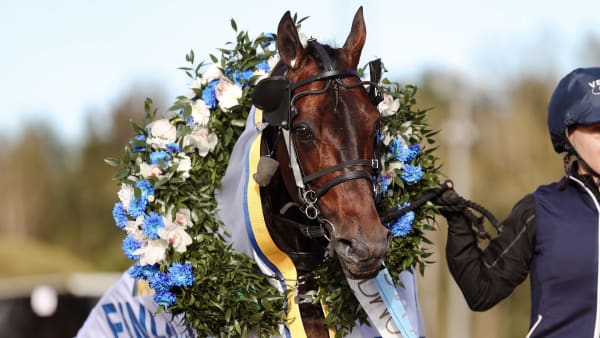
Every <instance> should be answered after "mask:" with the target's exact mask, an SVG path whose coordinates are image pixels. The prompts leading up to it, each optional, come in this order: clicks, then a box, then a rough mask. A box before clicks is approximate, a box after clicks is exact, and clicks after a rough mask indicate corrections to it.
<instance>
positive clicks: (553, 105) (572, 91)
mask: <svg viewBox="0 0 600 338" xmlns="http://www.w3.org/2000/svg"><path fill="white" fill-rule="evenodd" d="M597 122H600V67H593V68H577V69H575V70H574V71H572V72H570V73H569V74H567V75H566V76H565V77H563V78H562V79H561V80H560V82H559V83H558V86H556V89H555V90H554V93H553V94H552V98H551V99H550V103H549V104H548V129H550V139H551V140H552V145H553V146H554V150H555V151H556V152H557V153H562V152H565V151H572V150H571V149H570V145H569V140H568V139H567V134H566V130H567V128H568V127H570V126H573V125H578V124H592V123H597Z"/></svg>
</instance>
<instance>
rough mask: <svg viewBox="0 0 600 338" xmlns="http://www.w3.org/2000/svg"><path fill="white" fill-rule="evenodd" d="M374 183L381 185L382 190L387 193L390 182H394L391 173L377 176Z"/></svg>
mask: <svg viewBox="0 0 600 338" xmlns="http://www.w3.org/2000/svg"><path fill="white" fill-rule="evenodd" d="M374 183H375V184H378V185H379V187H380V192H381V193H382V194H385V193H386V192H387V191H388V188H389V186H390V184H392V176H391V175H389V174H385V175H380V176H378V177H377V179H376V180H375V182H374Z"/></svg>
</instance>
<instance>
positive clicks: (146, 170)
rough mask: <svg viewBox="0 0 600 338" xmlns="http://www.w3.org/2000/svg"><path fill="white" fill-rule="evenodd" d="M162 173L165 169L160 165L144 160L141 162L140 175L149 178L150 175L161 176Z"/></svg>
mask: <svg viewBox="0 0 600 338" xmlns="http://www.w3.org/2000/svg"><path fill="white" fill-rule="evenodd" d="M162 173H163V171H162V169H161V168H160V166H159V165H156V164H148V163H146V162H142V163H141V164H140V175H142V177H143V178H148V177H157V178H161V177H162Z"/></svg>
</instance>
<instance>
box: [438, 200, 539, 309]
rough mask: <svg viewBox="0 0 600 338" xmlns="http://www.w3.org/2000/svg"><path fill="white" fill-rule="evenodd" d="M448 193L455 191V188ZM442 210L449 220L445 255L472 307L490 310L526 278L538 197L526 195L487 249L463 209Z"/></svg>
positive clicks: (531, 251)
mask: <svg viewBox="0 0 600 338" xmlns="http://www.w3.org/2000/svg"><path fill="white" fill-rule="evenodd" d="M448 193H449V194H456V193H455V192H454V191H452V190H451V191H449V192H448ZM444 209H446V210H445V211H444ZM450 209H452V208H450ZM442 214H443V215H444V216H445V217H446V219H447V221H448V241H447V243H446V259H447V262H448V268H449V270H450V273H451V274H452V277H453V278H454V280H455V281H456V283H457V284H458V286H459V288H460V290H461V291H462V293H463V295H464V297H465V300H466V301H467V304H468V305H469V307H470V308H471V309H472V310H474V311H485V310H488V309H489V308H491V307H492V306H494V305H496V304H497V303H498V302H500V301H501V300H502V299H504V298H506V297H507V296H508V295H510V294H511V293H512V291H513V290H514V289H515V287H516V286H517V285H519V284H520V283H522V282H523V281H524V280H525V278H527V274H528V272H529V263H530V261H531V258H532V256H533V240H534V234H535V199H534V197H533V195H527V196H525V197H524V198H523V199H522V200H521V201H519V202H518V203H517V204H516V205H515V206H514V208H513V209H512V211H511V213H510V215H509V216H508V217H507V218H506V219H505V220H504V221H503V222H502V223H501V229H502V230H501V231H500V233H499V234H498V236H497V237H495V238H494V239H492V240H491V241H490V243H489V245H488V246H487V248H485V249H484V250H481V249H480V248H479V247H478V246H477V239H476V235H475V232H474V231H473V228H472V224H471V222H470V221H469V219H468V218H467V217H465V215H464V213H462V212H458V211H457V210H456V209H455V210H448V208H442Z"/></svg>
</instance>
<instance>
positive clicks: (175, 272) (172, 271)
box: [169, 263, 194, 286]
mask: <svg viewBox="0 0 600 338" xmlns="http://www.w3.org/2000/svg"><path fill="white" fill-rule="evenodd" d="M169 275H170V276H171V280H172V282H173V285H175V286H191V285H192V282H193V281H194V275H193V274H192V265H191V264H190V263H185V264H179V263H173V265H171V266H170V267H169Z"/></svg>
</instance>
